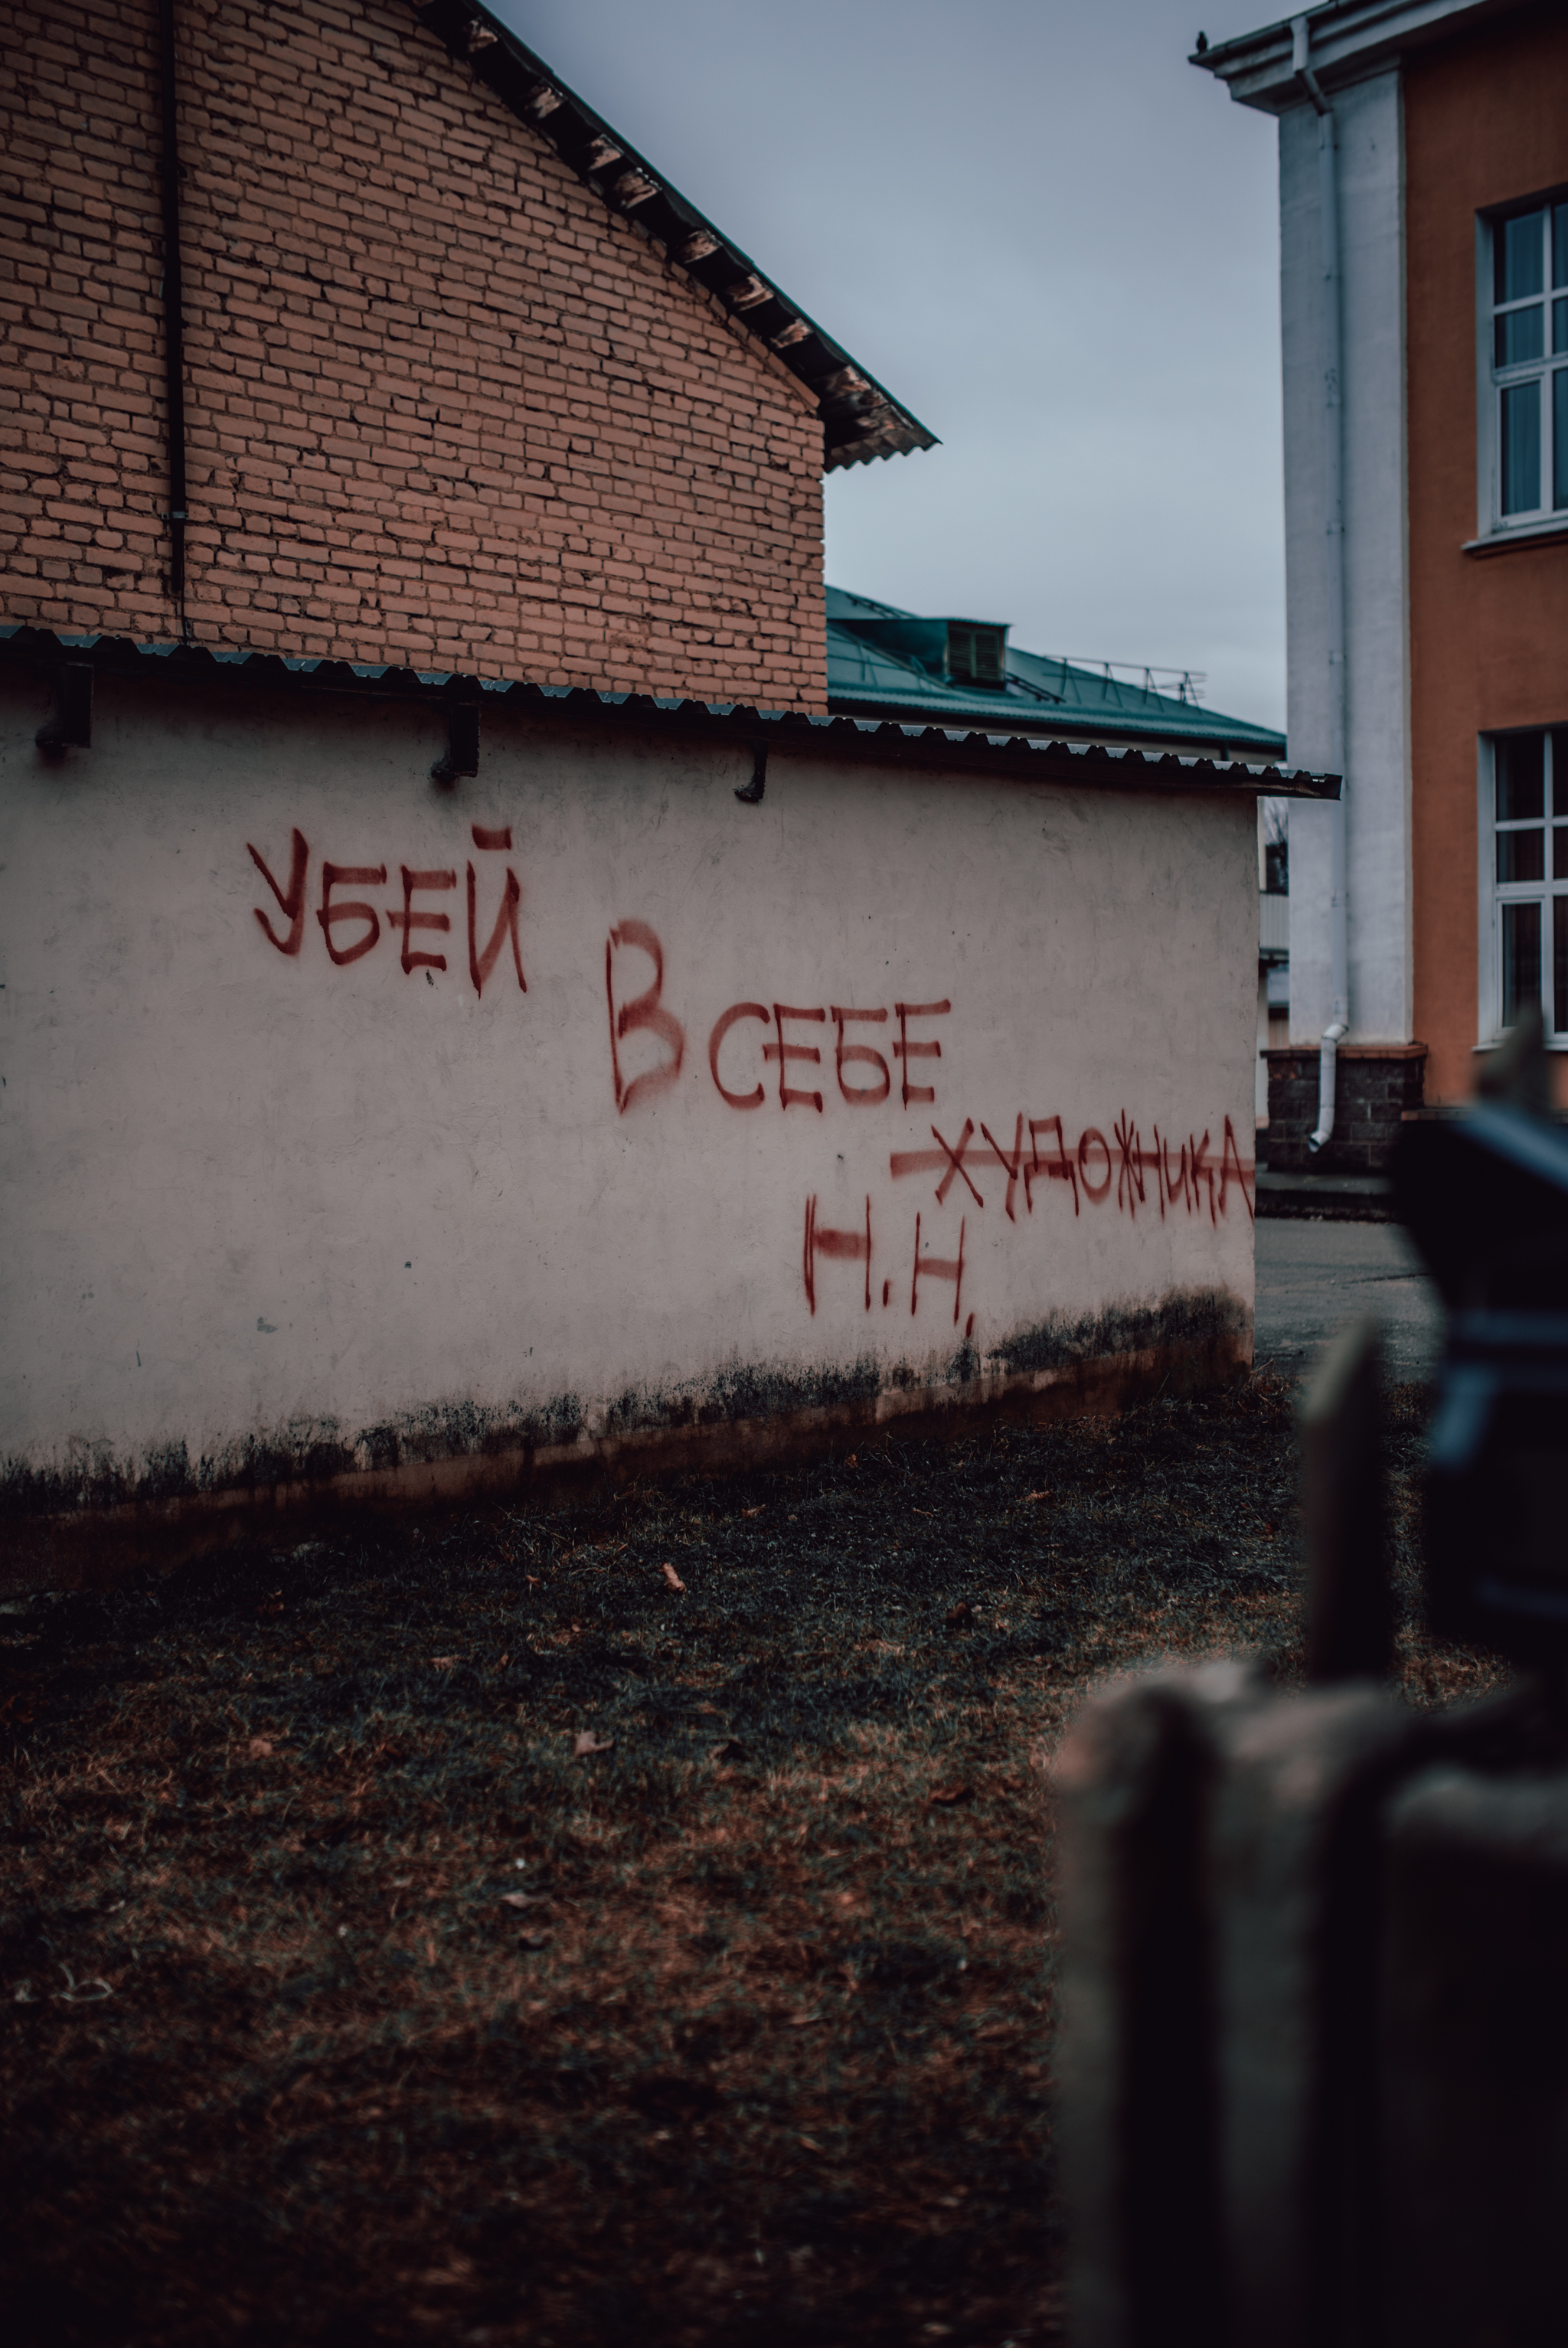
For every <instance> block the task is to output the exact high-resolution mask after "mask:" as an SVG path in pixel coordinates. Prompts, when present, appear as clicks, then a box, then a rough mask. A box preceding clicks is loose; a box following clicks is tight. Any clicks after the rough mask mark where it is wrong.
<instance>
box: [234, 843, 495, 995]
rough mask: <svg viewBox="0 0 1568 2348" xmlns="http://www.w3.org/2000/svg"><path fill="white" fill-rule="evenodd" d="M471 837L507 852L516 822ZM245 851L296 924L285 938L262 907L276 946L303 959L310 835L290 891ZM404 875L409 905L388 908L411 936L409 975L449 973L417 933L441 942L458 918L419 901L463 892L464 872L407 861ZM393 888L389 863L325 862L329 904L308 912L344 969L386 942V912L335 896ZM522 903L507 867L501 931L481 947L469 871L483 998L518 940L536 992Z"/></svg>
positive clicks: (293, 861) (406, 943) (472, 957)
mask: <svg viewBox="0 0 1568 2348" xmlns="http://www.w3.org/2000/svg"><path fill="white" fill-rule="evenodd" d="M470 836H471V838H472V839H473V843H474V846H475V847H476V848H477V849H478V850H480V853H481V854H484V853H487V852H488V853H497V854H503V855H504V854H507V853H510V851H511V825H510V824H508V825H506V826H504V827H503V828H502V829H500V830H499V831H492V830H487V829H486V828H485V826H484V825H483V824H480V823H476V824H475V825H473V827H472V829H471V835H470ZM245 846H246V847H247V848H248V849H250V853H251V860H252V862H253V864H254V866H255V868H256V870H257V871H258V872H259V873H260V874H261V876H262V878H263V880H264V881H265V882H266V884H267V886H268V888H269V889H270V890H271V891H272V892H273V896H274V897H275V898H276V899H277V901H278V908H279V911H281V912H282V914H283V917H284V921H285V922H287V923H288V928H287V930H286V931H285V932H284V934H283V935H282V936H281V937H280V936H279V934H278V932H277V931H276V930H275V929H274V928H273V923H272V920H271V918H270V916H269V915H268V914H266V913H265V912H263V910H262V908H261V907H260V906H259V905H257V906H255V907H254V908H253V911H254V912H255V916H256V919H257V921H258V922H260V923H261V925H262V930H263V934H264V935H265V936H266V938H267V939H268V941H269V942H270V943H271V944H273V945H274V946H275V947H276V948H277V950H278V952H279V953H281V954H297V953H299V951H300V949H301V947H302V946H303V945H304V940H305V913H306V911H307V908H306V904H305V892H306V888H307V884H308V880H309V873H310V848H309V845H308V843H307V841H306V839H305V837H304V833H303V832H302V831H296V832H295V833H294V838H293V840H292V842H291V844H290V853H289V877H288V883H287V886H286V887H284V886H282V885H280V883H279V881H278V880H277V878H276V876H275V875H274V874H273V871H272V870H271V868H270V867H269V865H268V864H267V861H266V860H265V858H264V857H263V855H262V853H261V850H259V849H257V848H253V847H252V846H251V843H250V841H249V840H247V841H246V842H245ZM398 871H399V876H400V879H401V881H402V890H403V902H402V904H401V906H397V905H387V906H385V907H383V908H382V909H381V911H384V912H385V914H386V917H387V925H388V927H389V928H391V929H393V930H400V931H401V932H402V933H403V950H402V953H401V956H400V960H401V962H402V965H403V969H404V971H405V972H406V973H412V972H414V971H417V970H429V971H435V970H442V971H444V970H445V969H446V967H447V957H446V955H445V954H444V953H427V952H425V951H424V950H423V949H421V948H418V947H416V945H415V943H414V939H415V937H416V935H419V936H429V935H431V934H434V935H436V936H438V937H440V936H445V935H447V934H448V933H449V932H450V930H451V926H452V921H451V915H450V914H449V913H446V912H440V911H437V910H436V908H435V906H433V905H430V904H423V905H416V903H415V902H414V900H415V899H416V897H432V898H440V897H441V896H443V895H444V894H445V893H446V891H448V890H449V889H455V888H456V887H457V885H458V875H457V870H456V868H455V867H451V866H449V867H447V868H446V869H445V870H434V871H415V870H412V869H411V868H410V867H409V866H408V865H407V864H404V865H400V866H399V867H398ZM386 885H387V867H386V865H385V864H327V863H324V864H323V865H322V868H321V902H320V904H319V905H316V906H315V907H314V908H311V909H308V910H312V911H315V918H316V920H317V922H319V923H320V924H321V933H322V936H323V937H324V938H325V941H326V951H327V953H328V955H329V957H330V959H331V960H332V961H333V962H334V963H336V964H337V965H338V967H339V968H342V967H344V966H345V965H346V964H347V963H355V962H358V961H359V960H360V959H361V958H362V957H363V956H364V955H366V954H367V953H370V952H371V950H372V948H373V947H375V946H376V945H377V944H378V943H379V942H380V938H381V911H377V908H376V906H374V905H373V904H372V903H371V902H370V901H369V899H368V898H367V897H342V896H338V895H336V894H335V891H338V890H340V889H384V888H385V887H386ZM521 905H522V887H521V882H520V881H519V880H518V877H517V874H516V873H515V872H514V871H513V870H512V869H511V865H510V864H509V865H508V866H507V868H506V880H505V881H504V883H503V885H502V888H501V896H500V911H499V912H498V913H497V915H496V919H495V926H494V927H493V929H492V930H491V931H490V938H489V941H488V942H487V943H486V944H484V945H482V946H481V945H480V924H479V920H478V908H479V880H478V875H477V874H476V872H475V870H474V868H473V866H472V865H471V864H470V865H469V867H468V914H469V923H468V926H469V977H470V978H471V979H472V981H473V985H474V993H475V994H483V993H484V988H485V981H486V980H487V979H488V978H490V976H491V974H492V973H493V972H494V970H495V966H496V963H498V962H499V961H500V953H501V948H502V946H503V945H505V944H506V942H507V941H508V940H509V939H510V940H511V959H512V964H513V967H514V968H515V970H516V972H517V983H518V985H519V986H520V987H521V989H522V991H523V993H524V994H526V993H527V992H528V981H527V980H526V979H525V978H524V976H523V974H522V945H521V940H520V939H519V936H518V930H517V921H518V913H519V911H520V910H521ZM345 931H346V932H347V935H345V934H344V932H345Z"/></svg>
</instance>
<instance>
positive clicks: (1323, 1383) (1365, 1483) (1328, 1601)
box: [1301, 1321, 1394, 1684]
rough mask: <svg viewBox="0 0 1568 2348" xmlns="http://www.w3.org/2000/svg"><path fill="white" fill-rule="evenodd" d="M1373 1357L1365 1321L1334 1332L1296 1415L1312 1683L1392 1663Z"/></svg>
mask: <svg viewBox="0 0 1568 2348" xmlns="http://www.w3.org/2000/svg"><path fill="white" fill-rule="evenodd" d="M1382 1353H1383V1349H1382V1344H1381V1342H1380V1340H1379V1337H1378V1334H1377V1327H1376V1325H1375V1323H1372V1322H1370V1321H1357V1322H1353V1323H1351V1325H1350V1327H1349V1328H1348V1329H1343V1330H1341V1332H1340V1334H1339V1335H1338V1336H1337V1337H1336V1339H1335V1340H1334V1343H1333V1344H1331V1345H1330V1346H1329V1348H1328V1351H1327V1353H1326V1355H1325V1357H1324V1361H1323V1365H1322V1367H1321V1368H1320V1369H1319V1371H1318V1373H1317V1375H1316V1376H1315V1378H1314V1380H1313V1382H1312V1386H1311V1390H1310V1392H1309V1393H1308V1395H1307V1400H1306V1407H1305V1410H1304V1411H1303V1413H1302V1421H1301V1451H1302V1484H1301V1513H1302V1529H1303V1531H1304V1533H1305V1540H1306V1570H1307V1630H1306V1675H1307V1677H1308V1679H1310V1680H1314V1681H1316V1682H1318V1683H1319V1684H1322V1683H1324V1682H1326V1681H1332V1680H1346V1679H1357V1678H1360V1677H1362V1676H1364V1675H1365V1676H1367V1677H1369V1678H1373V1679H1377V1678H1380V1677H1381V1676H1382V1674H1383V1673H1385V1672H1386V1671H1387V1669H1388V1666H1389V1664H1390V1663H1391V1662H1392V1661H1393V1653H1394V1618H1393V1605H1392V1600H1391V1595H1390V1591H1389V1586H1388V1529H1387V1502H1386V1498H1385V1479H1384V1472H1383V1383H1382Z"/></svg>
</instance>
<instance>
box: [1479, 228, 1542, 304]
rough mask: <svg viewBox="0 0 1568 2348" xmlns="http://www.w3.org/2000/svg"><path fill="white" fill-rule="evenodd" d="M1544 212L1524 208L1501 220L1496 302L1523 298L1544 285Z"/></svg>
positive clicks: (1519, 300) (1497, 246)
mask: <svg viewBox="0 0 1568 2348" xmlns="http://www.w3.org/2000/svg"><path fill="white" fill-rule="evenodd" d="M1545 221H1546V215H1545V213H1544V212H1524V213H1522V215H1521V216H1520V218H1519V219H1517V220H1511V221H1499V222H1498V224H1497V244H1496V250H1497V291H1496V293H1494V294H1493V295H1492V297H1491V298H1492V300H1493V301H1494V302H1522V301H1523V300H1524V298H1525V296H1526V295H1527V294H1530V293H1541V292H1542V290H1543V289H1542V282H1541V280H1542V268H1541V263H1542V250H1541V248H1542V242H1543V237H1542V231H1543V228H1544V225H1545Z"/></svg>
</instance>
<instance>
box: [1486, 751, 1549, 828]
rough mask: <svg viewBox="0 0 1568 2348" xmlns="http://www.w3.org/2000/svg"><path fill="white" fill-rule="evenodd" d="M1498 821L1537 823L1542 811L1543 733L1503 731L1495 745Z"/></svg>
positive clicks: (1544, 772)
mask: <svg viewBox="0 0 1568 2348" xmlns="http://www.w3.org/2000/svg"><path fill="white" fill-rule="evenodd" d="M1496 757H1497V819H1498V821H1499V823H1539V822H1540V820H1541V819H1542V816H1543V815H1544V814H1545V812H1546V736H1545V735H1544V734H1505V735H1504V736H1502V739H1501V741H1500V742H1499V743H1498V745H1497V750H1496Z"/></svg>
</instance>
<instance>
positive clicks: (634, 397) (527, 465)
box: [0, 0, 931, 708]
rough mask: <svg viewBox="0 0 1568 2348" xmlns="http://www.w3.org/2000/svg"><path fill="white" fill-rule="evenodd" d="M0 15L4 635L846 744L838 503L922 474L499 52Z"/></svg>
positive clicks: (342, 36)
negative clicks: (847, 484) (805, 717)
mask: <svg viewBox="0 0 1568 2348" xmlns="http://www.w3.org/2000/svg"><path fill="white" fill-rule="evenodd" d="M0 15H3V17H4V20H5V36H4V40H3V42H0V111H3V118H4V124H5V137H4V143H3V159H0V207H3V211H0V218H3V221H4V227H3V230H0V233H3V234H4V237H5V245H6V248H7V257H8V261H9V263H10V267H9V270H8V277H9V284H8V287H7V289H6V291H5V294H4V300H5V305H6V306H5V345H6V350H7V359H6V366H5V377H4V385H3V396H4V401H5V407H4V443H3V449H0V454H3V461H4V480H3V486H0V500H3V506H0V511H3V515H4V520H3V523H0V529H3V531H4V537H3V541H0V544H3V554H0V561H3V564H4V573H5V614H6V616H7V617H8V618H9V619H10V620H12V621H14V622H15V621H24V622H28V623H34V624H36V625H39V626H43V627H46V628H48V629H51V630H56V631H62V632H66V633H84V632H95V631H102V632H107V633H112V634H121V635H126V636H129V637H133V638H137V639H140V640H143V641H145V640H149V639H163V640H168V639H170V638H173V639H179V638H181V637H187V638H193V639H195V640H198V641H200V642H201V643H202V644H208V645H213V646H231V647H239V646H244V647H247V648H250V649H253V650H261V651H268V652H275V653H280V654H284V655H286V656H289V657H294V658H328V659H343V660H350V661H359V662H392V663H398V664H409V665H412V666H414V667H426V668H430V667H439V668H443V669H459V670H462V671H464V672H466V673H469V674H472V675H478V676H498V675H528V676H529V677H531V678H532V679H533V680H535V681H536V682H538V683H542V684H550V685H594V686H600V687H607V688H610V689H614V690H620V691H627V690H632V689H642V690H648V691H654V692H657V693H661V694H691V695H699V696H707V697H708V698H722V699H726V700H737V699H742V700H748V701H754V702H757V703H758V704H760V705H765V706H771V707H778V708H820V707H821V706H823V705H824V702H825V689H826V688H825V677H824V667H823V660H824V655H823V601H822V580H821V541H822V528H821V477H822V472H823V469H824V466H832V465H840V464H851V463H855V462H859V461H862V460H863V459H865V458H871V457H876V456H882V455H886V454H888V453H890V452H892V451H894V450H902V449H909V448H921V447H928V446H930V445H931V436H930V434H929V433H927V432H926V431H924V429H923V427H921V426H920V425H919V424H917V423H916V422H915V421H914V419H913V417H910V416H908V415H907V414H906V413H905V412H904V411H903V409H902V408H901V407H898V405H897V403H896V402H894V401H892V399H891V398H889V396H887V395H886V394H885V393H883V392H882V390H881V388H880V386H876V385H875V384H874V383H872V380H871V379H870V377H868V376H866V375H865V374H864V372H863V370H861V369H860V368H858V367H857V366H855V365H854V363H853V361H852V360H851V359H850V358H849V356H848V355H847V354H846V353H844V352H843V351H842V350H841V349H840V348H839V346H838V345H836V344H834V343H832V342H831V341H830V338H829V337H827V336H826V335H824V334H822V333H821V332H820V330H819V329H817V328H816V327H815V326H814V325H813V324H812V323H811V322H810V320H809V319H807V318H805V317H804V316H803V315H802V314H801V313H800V312H799V309H798V308H797V307H796V306H795V305H794V304H790V303H789V302H788V301H786V299H785V298H784V297H783V296H782V295H781V294H780V293H779V290H778V289H777V288H776V287H774V286H773V285H772V284H771V283H769V281H768V280H767V279H766V278H765V277H763V276H762V275H761V274H760V273H758V271H757V270H756V269H755V268H754V266H753V264H752V263H750V262H749V261H748V259H747V257H746V256H745V255H744V254H743V253H740V252H738V251H736V250H735V248H734V247H733V246H731V245H729V244H727V242H726V241H725V240H724V238H723V237H722V236H721V235H720V234H719V232H717V230H715V229H714V228H713V227H712V226H711V224H710V223H708V222H707V221H704V220H703V219H702V218H701V217H700V216H699V215H698V214H697V213H696V212H695V211H693V210H692V208H691V207H690V206H689V205H688V204H686V202H685V201H684V199H682V198H681V197H679V195H678V194H677V193H676V191H674V190H673V189H671V188H670V187H669V186H668V184H667V183H666V182H665V180H662V179H661V178H660V176H659V175H658V174H657V173H656V172H655V170H654V169H653V168H652V166H650V165H648V164H646V163H645V161H644V160H643V159H642V158H640V157H638V156H636V155H635V154H634V153H633V152H632V150H631V149H629V148H627V147H626V146H625V144H624V141H622V140H621V139H618V138H617V137H616V135H615V134H614V133H613V132H612V131H611V130H610V129H608V127H607V126H606V125H605V124H603V122H602V121H600V119H599V118H598V117H597V116H595V115H594V114H593V112H592V110H591V109H590V108H587V107H585V106H584V105H583V103H582V101H580V100H578V99H577V98H574V97H573V95H572V94H571V93H570V92H568V91H566V90H565V89H564V88H563V87H562V85H561V84H560V83H559V81H558V80H557V79H556V78H555V77H552V75H551V74H550V73H549V72H548V70H547V68H546V67H544V66H543V65H542V62H541V61H540V60H539V59H538V58H536V57H532V56H531V54H530V53H529V52H528V51H527V50H525V49H524V48H523V47H522V46H521V44H520V43H518V42H517V41H516V40H515V39H514V38H513V37H512V36H511V35H510V34H508V33H506V32H505V31H504V30H503V29H502V28H501V27H500V26H497V25H496V24H494V23H493V21H492V20H490V19H489V18H488V17H485V16H483V15H475V13H474V11H473V9H472V8H471V7H469V6H467V5H464V6H461V7H459V6H454V5H437V6H433V7H425V8H422V9H418V10H416V9H414V8H413V7H410V6H408V5H404V0H348V4H347V5H330V0H321V5H317V0H309V5H295V6H287V5H284V6H276V5H259V0H252V4H251V5H246V0H133V5H130V6H129V7H128V6H124V5H118V0H115V5H110V0H63V5H59V6H57V7H51V8H49V9H47V10H45V11H38V10H36V9H26V8H17V7H15V6H14V5H7V6H6V7H5V9H4V11H3V12H0ZM166 258H167V260H168V261H169V262H170V263H172V264H173V265H172V266H168V267H166ZM181 512H182V513H183V514H184V516H185V519H184V520H180V519H179V516H180V515H181ZM171 513H172V514H173V515H174V516H175V519H174V520H172V521H171V520H170V519H169V518H170V514H171Z"/></svg>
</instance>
